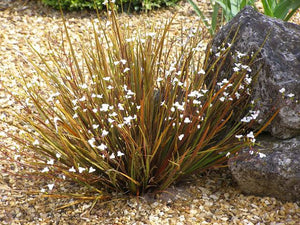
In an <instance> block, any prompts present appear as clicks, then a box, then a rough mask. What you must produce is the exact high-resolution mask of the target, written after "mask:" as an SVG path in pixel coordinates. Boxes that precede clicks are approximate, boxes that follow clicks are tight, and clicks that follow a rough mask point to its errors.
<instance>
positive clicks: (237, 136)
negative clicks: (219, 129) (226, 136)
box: [235, 134, 243, 139]
mask: <svg viewBox="0 0 300 225" xmlns="http://www.w3.org/2000/svg"><path fill="white" fill-rule="evenodd" d="M235 137H236V138H237V139H241V138H242V137H243V135H241V134H240V135H235Z"/></svg>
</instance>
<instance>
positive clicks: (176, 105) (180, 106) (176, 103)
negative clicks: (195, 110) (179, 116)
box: [173, 102, 185, 111]
mask: <svg viewBox="0 0 300 225" xmlns="http://www.w3.org/2000/svg"><path fill="white" fill-rule="evenodd" d="M184 104H185V103H184V102H183V103H182V105H180V104H179V102H175V103H174V104H173V105H174V106H175V107H177V109H178V110H181V111H183V110H184Z"/></svg>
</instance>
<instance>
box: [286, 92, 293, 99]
mask: <svg viewBox="0 0 300 225" xmlns="http://www.w3.org/2000/svg"><path fill="white" fill-rule="evenodd" d="M287 96H288V97H289V98H292V97H294V96H295V95H294V94H293V93H289V94H288V95H287Z"/></svg>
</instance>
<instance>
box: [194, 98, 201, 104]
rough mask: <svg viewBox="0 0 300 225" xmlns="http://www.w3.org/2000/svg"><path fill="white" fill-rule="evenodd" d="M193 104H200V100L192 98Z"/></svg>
mask: <svg viewBox="0 0 300 225" xmlns="http://www.w3.org/2000/svg"><path fill="white" fill-rule="evenodd" d="M193 104H195V105H201V101H199V100H197V99H194V100H193Z"/></svg>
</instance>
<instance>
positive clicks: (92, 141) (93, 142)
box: [88, 138, 96, 148]
mask: <svg viewBox="0 0 300 225" xmlns="http://www.w3.org/2000/svg"><path fill="white" fill-rule="evenodd" d="M95 141H96V140H95V138H91V139H90V140H88V143H89V144H90V146H91V147H92V148H95V147H96V145H95Z"/></svg>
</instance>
